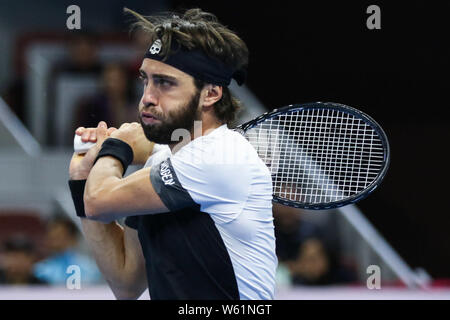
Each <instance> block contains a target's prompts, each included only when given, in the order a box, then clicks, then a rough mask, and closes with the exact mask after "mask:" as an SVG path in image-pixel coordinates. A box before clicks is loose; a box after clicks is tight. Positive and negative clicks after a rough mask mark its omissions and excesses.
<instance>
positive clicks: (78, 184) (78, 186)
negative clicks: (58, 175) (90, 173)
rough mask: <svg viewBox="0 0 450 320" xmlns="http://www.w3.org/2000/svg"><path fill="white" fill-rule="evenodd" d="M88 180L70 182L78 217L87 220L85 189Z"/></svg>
mask: <svg viewBox="0 0 450 320" xmlns="http://www.w3.org/2000/svg"><path fill="white" fill-rule="evenodd" d="M86 181H87V180H69V188H70V193H71V194H72V200H73V204H74V206H75V211H76V213H77V216H79V217H80V218H86V213H85V212H84V201H83V195H84V187H85V185H86Z"/></svg>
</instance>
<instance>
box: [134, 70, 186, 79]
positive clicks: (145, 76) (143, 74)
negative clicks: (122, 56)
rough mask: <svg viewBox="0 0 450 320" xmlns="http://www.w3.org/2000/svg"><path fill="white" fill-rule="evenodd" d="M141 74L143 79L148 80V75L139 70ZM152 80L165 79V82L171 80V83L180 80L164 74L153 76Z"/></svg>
mask: <svg viewBox="0 0 450 320" xmlns="http://www.w3.org/2000/svg"><path fill="white" fill-rule="evenodd" d="M139 74H140V75H141V76H142V77H143V78H148V77H147V73H145V71H144V70H142V69H139ZM152 78H159V79H165V80H171V81H177V80H178V79H177V78H175V77H172V76H169V75H167V74H163V73H155V74H153V75H152Z"/></svg>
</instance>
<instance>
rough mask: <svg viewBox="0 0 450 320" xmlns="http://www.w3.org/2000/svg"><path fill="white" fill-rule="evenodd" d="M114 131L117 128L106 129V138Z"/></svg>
mask: <svg viewBox="0 0 450 320" xmlns="http://www.w3.org/2000/svg"><path fill="white" fill-rule="evenodd" d="M116 130H117V128H114V127H110V128H108V131H107V133H108V136H109V135H110V134H111V133H113V132H114V131H116Z"/></svg>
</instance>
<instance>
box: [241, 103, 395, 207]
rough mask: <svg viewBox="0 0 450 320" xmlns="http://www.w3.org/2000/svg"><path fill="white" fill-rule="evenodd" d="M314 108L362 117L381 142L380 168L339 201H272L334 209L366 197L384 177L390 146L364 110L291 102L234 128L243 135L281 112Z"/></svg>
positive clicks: (280, 199) (276, 198)
mask: <svg viewBox="0 0 450 320" xmlns="http://www.w3.org/2000/svg"><path fill="white" fill-rule="evenodd" d="M314 109H327V110H335V111H340V112H344V113H348V114H351V115H353V116H355V117H357V118H360V119H362V120H363V121H364V122H365V123H366V124H368V125H369V126H370V127H371V128H372V129H373V130H374V131H375V132H376V133H377V134H378V136H379V137H380V140H381V143H382V145H383V149H384V151H385V152H384V158H383V163H382V166H383V167H382V170H381V171H380V172H379V173H378V175H377V176H376V178H375V179H374V181H372V183H370V184H369V185H368V186H367V187H366V188H365V189H364V190H363V191H362V192H359V193H357V194H355V195H353V196H350V197H348V198H345V199H342V200H339V201H333V202H327V203H316V204H309V203H301V202H297V201H292V200H288V199H284V198H282V197H279V196H277V195H273V199H272V200H273V202H276V203H279V204H282V205H286V206H289V207H294V208H302V209H309V210H328V209H334V208H339V207H342V206H345V205H348V204H351V203H355V202H358V201H360V200H362V199H364V198H366V197H367V196H368V195H369V194H371V193H372V192H373V191H375V189H376V188H377V187H378V186H379V185H380V183H381V181H382V180H383V179H384V177H385V175H386V172H387V170H388V168H389V163H390V146H389V142H388V139H387V136H386V133H385V132H384V130H383V129H382V128H381V126H380V125H379V124H378V123H377V122H376V121H375V120H374V119H373V118H372V117H370V116H369V115H367V114H365V113H364V112H362V111H360V110H358V109H355V108H352V107H349V106H347V105H344V104H340V103H335V102H320V101H319V102H308V103H303V104H291V105H288V106H285V107H283V108H279V109H274V110H272V111H269V112H266V113H264V114H262V115H260V116H259V117H257V118H255V119H253V120H250V121H248V122H246V123H243V124H241V125H239V126H237V127H236V128H235V129H234V130H236V131H237V132H239V133H241V134H242V135H244V136H245V133H246V132H247V131H248V130H250V129H252V128H254V127H256V126H257V125H258V124H260V123H262V122H264V121H266V120H268V119H272V118H275V117H277V116H279V115H282V114H288V113H292V112H295V111H302V110H314Z"/></svg>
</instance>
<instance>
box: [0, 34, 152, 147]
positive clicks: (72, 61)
mask: <svg viewBox="0 0 450 320" xmlns="http://www.w3.org/2000/svg"><path fill="white" fill-rule="evenodd" d="M146 37H147V36H146V35H145V34H144V33H142V32H139V31H137V32H134V33H133V35H132V37H128V36H125V35H123V34H117V35H115V36H107V35H105V34H96V33H92V32H89V31H76V32H75V31H74V32H71V33H70V34H69V36H67V37H63V39H61V35H59V36H58V37H57V38H55V39H54V36H52V37H50V38H49V36H42V40H41V42H39V41H40V40H39V37H37V39H32V40H30V39H28V38H26V37H24V38H25V39H26V40H22V42H27V41H28V42H29V44H28V47H31V43H36V42H37V43H41V44H47V43H49V42H50V43H52V44H55V45H56V46H59V48H60V49H62V51H63V52H64V54H61V55H60V57H59V58H58V59H54V60H52V59H50V58H49V64H50V70H49V72H48V75H45V76H42V78H41V79H40V78H38V81H39V82H40V86H41V87H43V88H45V108H46V110H45V113H46V121H45V123H46V124H47V126H46V128H45V130H46V132H45V135H46V136H45V139H44V141H40V142H41V143H44V145H47V146H70V145H71V144H72V142H73V132H74V130H75V129H76V128H77V127H78V126H85V127H87V126H94V125H95V126H96V125H97V124H98V122H99V121H100V120H105V121H106V122H107V123H108V125H111V126H119V125H120V124H121V123H123V122H132V121H136V120H137V105H138V101H139V91H140V88H138V81H137V79H138V70H139V67H140V64H141V62H142V56H143V53H144V51H145V50H146V49H147V45H148V39H147V38H146ZM48 38H49V39H48ZM18 42H20V41H18ZM111 45H112V46H116V48H119V51H120V52H122V53H123V51H125V52H126V51H129V54H125V55H123V54H122V55H117V57H115V56H114V54H110V55H108V54H107V55H106V56H105V55H104V54H103V55H101V54H100V51H101V48H104V47H105V46H111ZM24 48H25V49H24ZM26 48H27V45H24V44H22V45H19V46H17V50H16V51H18V52H16V54H17V55H19V56H21V57H22V58H17V59H16V60H18V61H19V62H20V63H18V64H17V63H16V70H15V74H14V76H13V77H12V80H11V81H10V82H9V83H8V84H6V85H4V86H3V89H2V92H0V95H1V96H2V98H3V99H4V100H5V102H6V103H7V104H8V105H9V107H10V108H11V110H12V111H13V112H14V113H15V114H16V115H17V117H18V118H19V119H20V120H21V121H22V122H23V123H24V124H25V125H26V127H28V128H29V129H30V130H32V125H31V121H32V120H30V112H31V111H30V109H31V108H33V103H35V101H33V96H32V92H33V90H34V89H33V88H30V86H32V85H33V83H32V81H30V78H29V73H30V72H34V70H33V69H32V68H30V66H29V65H28V64H29V61H28V62H26V61H25V60H26V59H25V57H26V56H27V49H26ZM60 51H61V50H60ZM55 52H59V51H58V50H55ZM112 52H113V51H112ZM50 56H51V55H49V57H50ZM43 57H44V59H45V58H46V57H45V56H43ZM37 77H39V75H37ZM67 79H68V80H67ZM62 81H65V82H62ZM80 82H81V83H82V85H83V83H84V88H86V87H87V89H88V90H79V89H77V86H80ZM61 83H66V84H67V83H68V86H69V88H70V89H71V90H70V91H71V92H68V91H67V88H68V87H67V86H66V87H61V85H60V84H61ZM77 91H79V92H77ZM83 91H84V92H83ZM73 92H75V94H74V93H73ZM86 92H88V93H86ZM67 94H69V97H70V98H69V99H70V100H69V101H67V99H66V100H64V98H62V99H61V98H60V97H61V96H64V95H67ZM61 101H63V103H64V105H61ZM62 113H63V114H65V119H68V121H64V123H63V124H61V121H62V120H61V119H62V118H61V117H60V116H58V115H59V114H62ZM61 127H63V129H61ZM61 136H62V137H61Z"/></svg>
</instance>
